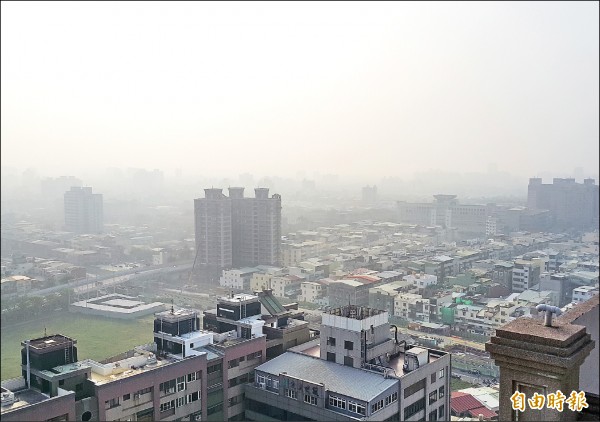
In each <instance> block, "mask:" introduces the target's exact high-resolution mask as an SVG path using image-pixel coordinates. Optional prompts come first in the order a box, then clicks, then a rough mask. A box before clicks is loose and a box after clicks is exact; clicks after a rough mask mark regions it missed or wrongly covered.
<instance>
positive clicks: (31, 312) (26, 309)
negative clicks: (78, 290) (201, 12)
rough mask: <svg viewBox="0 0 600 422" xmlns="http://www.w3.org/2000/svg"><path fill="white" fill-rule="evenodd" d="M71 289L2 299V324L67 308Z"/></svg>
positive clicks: (22, 320) (34, 317)
mask: <svg viewBox="0 0 600 422" xmlns="http://www.w3.org/2000/svg"><path fill="white" fill-rule="evenodd" d="M70 294H72V291H69V289H64V290H62V291H60V292H56V293H52V294H49V295H47V296H44V297H40V296H18V297H16V298H13V299H11V300H10V301H2V319H1V320H2V326H5V325H9V324H14V323H17V322H24V321H29V320H32V319H36V318H39V317H40V316H42V315H46V314H47V313H49V312H54V311H58V310H67V308H68V306H69V296H70Z"/></svg>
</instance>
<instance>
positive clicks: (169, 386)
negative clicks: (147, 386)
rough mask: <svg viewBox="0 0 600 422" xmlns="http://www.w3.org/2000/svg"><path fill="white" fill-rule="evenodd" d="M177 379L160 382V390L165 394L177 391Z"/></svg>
mask: <svg viewBox="0 0 600 422" xmlns="http://www.w3.org/2000/svg"><path fill="white" fill-rule="evenodd" d="M175 381H176V380H174V379H173V380H170V381H165V382H163V383H161V384H160V391H162V393H163V395H165V394H172V393H174V392H175V386H176V385H175Z"/></svg>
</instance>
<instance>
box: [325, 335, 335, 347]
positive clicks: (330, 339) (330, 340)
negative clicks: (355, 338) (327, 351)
mask: <svg viewBox="0 0 600 422" xmlns="http://www.w3.org/2000/svg"><path fill="white" fill-rule="evenodd" d="M327 345H328V346H335V337H327Z"/></svg>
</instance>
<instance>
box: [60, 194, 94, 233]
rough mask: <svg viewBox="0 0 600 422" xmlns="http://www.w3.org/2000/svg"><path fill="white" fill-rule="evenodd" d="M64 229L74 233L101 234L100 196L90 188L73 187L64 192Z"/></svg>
mask: <svg viewBox="0 0 600 422" xmlns="http://www.w3.org/2000/svg"><path fill="white" fill-rule="evenodd" d="M64 199H65V229H66V230H68V231H72V232H75V233H90V234H93V233H102V227H103V224H104V223H103V219H104V214H103V206H102V194H99V193H92V188H91V187H79V186H73V187H72V188H71V190H70V191H67V192H65V196H64Z"/></svg>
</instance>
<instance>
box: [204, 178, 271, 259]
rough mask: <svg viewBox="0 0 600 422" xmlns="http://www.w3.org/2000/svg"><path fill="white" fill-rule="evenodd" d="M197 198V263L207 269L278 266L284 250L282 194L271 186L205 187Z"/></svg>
mask: <svg viewBox="0 0 600 422" xmlns="http://www.w3.org/2000/svg"><path fill="white" fill-rule="evenodd" d="M204 192H205V197H204V198H198V199H195V200H194V216H195V225H196V247H197V248H198V252H197V253H198V258H197V259H198V261H197V262H198V264H200V265H203V266H205V267H208V268H213V269H222V268H231V267H236V268H238V267H243V266H256V265H279V261H280V253H281V196H280V195H277V194H275V195H273V196H271V197H269V189H267V188H256V189H254V193H255V196H254V198H246V197H244V188H229V196H226V195H224V194H223V190H222V189H214V188H212V189H205V190H204Z"/></svg>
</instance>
